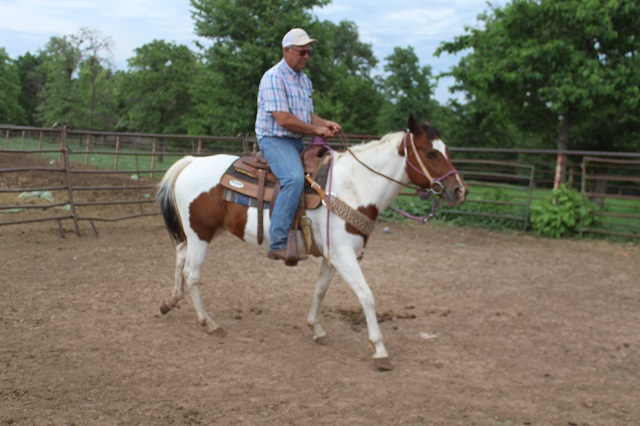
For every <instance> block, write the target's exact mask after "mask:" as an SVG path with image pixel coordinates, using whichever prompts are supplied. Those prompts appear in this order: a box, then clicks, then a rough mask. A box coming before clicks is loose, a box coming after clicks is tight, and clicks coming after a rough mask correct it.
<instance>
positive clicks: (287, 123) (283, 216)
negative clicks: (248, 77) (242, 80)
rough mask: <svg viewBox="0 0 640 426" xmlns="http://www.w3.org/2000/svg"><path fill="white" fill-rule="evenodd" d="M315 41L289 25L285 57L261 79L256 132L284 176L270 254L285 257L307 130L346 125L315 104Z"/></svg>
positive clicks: (328, 133)
mask: <svg viewBox="0 0 640 426" xmlns="http://www.w3.org/2000/svg"><path fill="white" fill-rule="evenodd" d="M316 42H317V40H315V39H312V38H309V35H308V34H307V33H306V31H304V30H303V29H300V28H294V29H292V30H291V31H289V32H288V33H287V34H285V36H284V38H283V39H282V47H283V58H282V60H281V61H280V62H278V63H277V64H276V65H275V66H274V67H273V68H271V69H270V70H269V71H267V72H266V73H265V74H264V76H263V77H262V80H261V81H260V88H259V91H258V114H257V116H256V127H255V130H256V136H257V138H258V146H259V147H260V150H261V151H262V153H263V154H264V157H265V159H266V160H267V161H268V163H269V166H270V168H271V171H272V172H273V174H274V175H275V176H276V177H277V178H278V180H279V181H280V192H279V194H278V199H277V202H276V203H275V206H274V208H273V213H272V215H271V227H270V229H269V236H270V240H269V251H268V252H267V257H268V258H270V259H282V260H285V259H286V246H287V233H288V231H289V228H290V227H291V224H292V222H293V219H294V216H295V213H296V210H297V208H298V204H299V201H300V197H301V195H302V191H303V189H304V170H303V167H302V162H301V160H300V153H301V152H302V150H303V149H304V146H303V144H302V138H303V136H304V135H313V136H321V137H324V138H331V137H334V136H335V135H336V134H337V133H338V132H339V131H340V130H341V127H340V125H339V124H338V123H336V122H334V121H329V120H325V119H324V118H322V117H319V116H318V115H316V114H315V113H314V110H313V98H312V93H313V86H312V83H311V79H309V77H308V76H307V75H306V74H305V73H304V72H303V71H302V69H303V68H304V67H305V65H306V64H307V59H309V56H310V55H311V53H312V52H313V49H312V48H311V45H312V44H313V43H316ZM303 259H306V257H305V256H304V255H300V254H299V260H303Z"/></svg>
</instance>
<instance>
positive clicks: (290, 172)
mask: <svg viewBox="0 0 640 426" xmlns="http://www.w3.org/2000/svg"><path fill="white" fill-rule="evenodd" d="M258 146H259V147H260V151H262V153H263V154H264V158H266V160H267V162H268V163H269V167H271V171H272V172H273V174H274V175H275V176H276V177H277V178H278V180H279V181H280V192H279V193H278V198H277V199H276V204H275V206H274V207H273V213H272V215H271V227H270V229H269V250H282V249H284V248H286V247H287V232H288V231H289V229H290V228H291V223H292V222H293V217H294V216H295V214H296V210H297V209H298V204H299V203H300V197H301V195H302V191H303V190H304V168H303V167H302V160H301V159H300V153H301V152H302V150H303V149H304V146H303V145H302V140H301V139H291V138H280V137H271V136H263V137H261V138H260V139H259V140H258Z"/></svg>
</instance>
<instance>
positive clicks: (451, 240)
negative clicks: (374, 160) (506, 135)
mask: <svg viewBox="0 0 640 426" xmlns="http://www.w3.org/2000/svg"><path fill="white" fill-rule="evenodd" d="M21 184H22V183H21ZM30 184H32V183H30ZM97 226H98V230H99V231H100V235H99V236H95V234H94V233H93V230H92V229H91V227H90V226H89V225H87V222H83V227H82V228H81V230H82V234H83V236H82V237H77V236H76V235H75V234H74V233H73V225H72V224H71V222H70V221H68V220H67V221H66V222H65V230H66V238H65V239H63V238H61V237H60V233H59V229H58V226H57V224H55V222H45V223H36V224H28V225H11V226H0V259H2V262H0V294H1V296H2V297H1V298H0V342H1V343H0V425H78V426H79V425H197V424H200V425H372V424H373V425H407V426H409V425H411V426H419V425H465V426H466V425H637V424H640V403H639V401H640V399H639V396H638V389H639V388H640V352H639V351H640V331H639V328H638V324H640V246H638V245H637V244H628V243H627V244H622V243H611V242H606V241H589V240H583V241H572V240H563V241H552V240H547V239H538V238H534V237H531V236H522V235H506V234H497V233H491V232H488V231H485V230H479V229H468V228H453V227H446V226H442V225H440V226H438V225H436V224H428V225H426V226H420V225H415V224H389V223H379V224H378V225H377V227H376V230H375V231H374V235H373V236H372V238H371V239H370V241H369V244H368V246H367V250H366V254H365V257H364V259H363V261H362V268H363V271H364V274H365V276H366V277H367V279H368V282H369V284H370V286H371V288H372V290H373V292H374V295H375V296H376V301H377V312H378V316H379V318H380V320H381V321H382V323H381V329H382V332H383V334H384V337H385V343H386V346H387V350H388V351H389V354H390V357H391V361H392V363H393V364H394V366H395V368H394V369H393V370H392V371H390V372H378V371H377V370H376V369H375V368H374V366H373V362H372V360H371V355H372V352H371V349H370V346H369V343H368V340H367V332H366V324H365V323H364V319H363V316H362V313H361V308H360V306H359V304H358V301H357V299H356V297H355V295H354V294H353V293H352V292H351V290H350V289H349V288H348V287H347V286H346V284H345V283H344V282H343V281H342V279H341V278H339V277H338V276H336V278H334V282H333V284H332V286H331V288H330V289H329V292H328V294H327V297H326V298H325V303H324V308H323V310H322V318H323V327H324V329H325V330H326V331H327V333H328V335H329V343H328V344H327V345H323V346H320V345H317V344H315V343H314V342H313V340H312V335H311V331H310V330H309V329H308V328H307V326H306V316H307V312H308V309H309V306H310V304H311V297H312V294H313V284H314V282H315V279H316V277H317V274H318V272H319V269H320V260H318V259H310V260H308V261H305V262H302V263H301V264H300V265H299V266H297V267H295V268H289V267H285V266H284V265H282V264H280V263H278V262H274V261H271V260H268V259H266V258H265V255H264V252H263V251H262V250H260V249H258V248H255V247H250V246H247V245H245V244H243V243H242V242H241V241H239V240H236V239H234V238H232V237H231V236H224V237H222V238H221V239H220V240H218V241H217V242H216V243H215V244H214V245H213V246H212V249H211V252H210V254H209V257H208V259H207V265H206V267H205V270H204V282H203V285H202V286H201V291H202V294H203V297H204V301H205V303H206V305H207V308H208V309H209V312H210V313H212V314H213V316H214V318H216V320H217V321H218V322H219V323H220V324H221V325H222V326H223V327H224V328H225V329H226V331H227V332H228V335H227V336H226V337H223V338H220V337H215V336H210V335H208V334H206V333H205V331H204V329H203V328H202V327H201V326H200V325H199V324H198V323H197V321H196V314H195V310H194V308H193V305H192V303H191V300H190V298H189V296H188V295H187V298H186V299H185V300H184V302H183V303H182V304H181V309H176V310H174V311H172V312H170V313H169V314H168V315H166V316H162V315H160V313H159V307H160V305H161V303H162V301H163V300H165V299H167V298H168V297H169V295H170V293H171V289H172V287H173V275H174V249H173V245H172V243H171V241H170V238H169V236H168V234H167V233H166V231H165V229H164V226H163V224H162V220H161V218H160V217H159V216H153V217H148V218H144V219H134V220H129V221H122V222H115V223H99V224H98V225H97ZM385 228H387V229H385Z"/></svg>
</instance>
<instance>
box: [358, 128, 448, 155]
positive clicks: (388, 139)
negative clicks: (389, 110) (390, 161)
mask: <svg viewBox="0 0 640 426" xmlns="http://www.w3.org/2000/svg"><path fill="white" fill-rule="evenodd" d="M422 130H424V131H425V133H426V134H427V137H428V138H429V140H431V141H435V140H438V139H440V133H439V132H438V130H437V129H436V128H435V127H433V126H431V125H429V123H427V122H425V123H424V124H423V125H422ZM407 132H408V130H400V131H395V132H391V133H387V134H386V135H384V136H382V137H381V138H380V139H378V140H372V141H369V142H366V143H363V144H360V145H356V146H353V147H351V150H352V151H355V152H358V151H361V150H366V149H369V148H374V147H376V146H378V145H383V144H386V143H399V142H400V141H401V140H402V138H403V137H404V135H405V134H406V133H407Z"/></svg>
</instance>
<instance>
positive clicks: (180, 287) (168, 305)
mask: <svg viewBox="0 0 640 426" xmlns="http://www.w3.org/2000/svg"><path fill="white" fill-rule="evenodd" d="M186 257H187V242H186V241H183V242H181V243H180V244H178V245H177V246H176V270H175V286H174V288H173V291H172V292H171V298H170V299H169V300H168V301H165V302H163V303H162V306H160V312H161V313H162V315H164V314H166V313H168V312H169V311H170V310H171V309H173V308H175V307H176V306H178V303H179V302H180V301H181V300H182V299H183V298H184V276H183V270H184V261H185V259H186Z"/></svg>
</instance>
